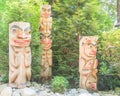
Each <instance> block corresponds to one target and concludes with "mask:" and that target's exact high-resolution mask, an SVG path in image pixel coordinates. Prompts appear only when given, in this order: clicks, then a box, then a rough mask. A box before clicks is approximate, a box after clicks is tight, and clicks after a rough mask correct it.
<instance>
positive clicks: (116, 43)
mask: <svg viewBox="0 0 120 96" xmlns="http://www.w3.org/2000/svg"><path fill="white" fill-rule="evenodd" d="M98 53H99V54H101V58H102V60H103V61H107V62H109V68H110V69H111V70H112V69H113V71H112V73H113V74H116V73H117V74H118V75H120V71H119V70H120V63H119V62H120V59H119V57H120V30H112V31H109V32H104V33H102V39H101V41H100V42H99V46H98ZM103 53H104V54H103ZM104 68H105V66H104Z"/></svg>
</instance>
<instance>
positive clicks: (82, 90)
mask: <svg viewBox="0 0 120 96" xmlns="http://www.w3.org/2000/svg"><path fill="white" fill-rule="evenodd" d="M78 92H79V93H89V92H88V91H87V90H85V89H79V90H78Z"/></svg>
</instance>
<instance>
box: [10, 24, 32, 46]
mask: <svg viewBox="0 0 120 96" xmlns="http://www.w3.org/2000/svg"><path fill="white" fill-rule="evenodd" d="M9 30H10V34H9V37H10V40H9V42H10V45H12V46H16V47H25V46H29V45H30V40H31V34H30V24H29V23H27V22H13V23H11V24H9Z"/></svg>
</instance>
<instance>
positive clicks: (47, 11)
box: [41, 5, 51, 18]
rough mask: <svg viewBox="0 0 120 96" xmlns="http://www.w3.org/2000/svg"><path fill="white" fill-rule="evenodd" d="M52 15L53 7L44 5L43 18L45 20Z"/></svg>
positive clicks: (42, 8) (42, 9)
mask: <svg viewBox="0 0 120 96" xmlns="http://www.w3.org/2000/svg"><path fill="white" fill-rule="evenodd" d="M50 15H51V5H42V7H41V16H42V17H44V18H49V17H50Z"/></svg>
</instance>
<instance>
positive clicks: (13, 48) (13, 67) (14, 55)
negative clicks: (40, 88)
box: [9, 22, 31, 88]
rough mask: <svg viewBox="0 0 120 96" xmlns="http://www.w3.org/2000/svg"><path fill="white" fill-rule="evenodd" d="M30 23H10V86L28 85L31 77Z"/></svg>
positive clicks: (21, 86)
mask: <svg viewBox="0 0 120 96" xmlns="http://www.w3.org/2000/svg"><path fill="white" fill-rule="evenodd" d="M30 41H31V34H30V24H29V23H27V22H13V23H11V24H9V86H11V87H15V88H23V87H26V86H27V84H28V83H30V78H31V49H30V47H29V46H30Z"/></svg>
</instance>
